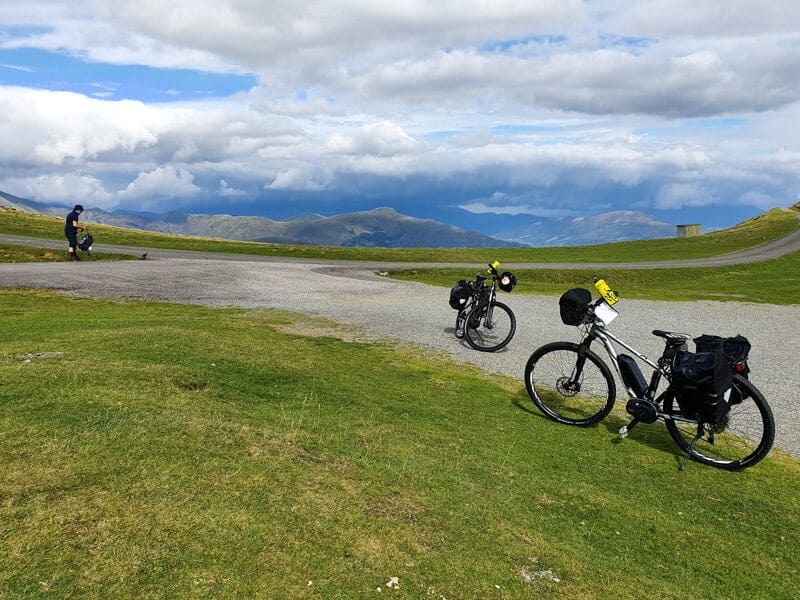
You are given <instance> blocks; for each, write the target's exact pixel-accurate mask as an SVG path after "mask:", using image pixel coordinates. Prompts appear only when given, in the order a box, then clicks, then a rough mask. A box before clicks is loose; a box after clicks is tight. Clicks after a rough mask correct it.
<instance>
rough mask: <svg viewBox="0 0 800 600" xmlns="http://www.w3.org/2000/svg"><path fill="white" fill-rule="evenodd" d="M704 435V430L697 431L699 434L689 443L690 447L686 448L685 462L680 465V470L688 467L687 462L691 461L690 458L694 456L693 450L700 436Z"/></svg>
mask: <svg viewBox="0 0 800 600" xmlns="http://www.w3.org/2000/svg"><path fill="white" fill-rule="evenodd" d="M701 437H703V430H702V429H699V430H698V431H697V435H696V436H694V439H693V440H692V443H691V444H689V449H688V450H686V456H685V457H684V459H683V462H682V463H681V464H680V466H679V467H678V471H683V470H685V469H686V463H687V462H689V459H690V458H691V457H692V452H694V447H695V446H696V445H697V442H699V441H700V438H701Z"/></svg>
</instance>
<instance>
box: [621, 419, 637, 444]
mask: <svg viewBox="0 0 800 600" xmlns="http://www.w3.org/2000/svg"><path fill="white" fill-rule="evenodd" d="M639 421H641V419H640V418H639V417H634V418H633V420H632V421H631V422H630V423H628V424H627V425H624V426H623V427H620V430H619V439H621V440H624V439H625V438H626V437H628V434H629V433H630V432H631V429H633V428H634V427H636V424H637V423H638V422H639Z"/></svg>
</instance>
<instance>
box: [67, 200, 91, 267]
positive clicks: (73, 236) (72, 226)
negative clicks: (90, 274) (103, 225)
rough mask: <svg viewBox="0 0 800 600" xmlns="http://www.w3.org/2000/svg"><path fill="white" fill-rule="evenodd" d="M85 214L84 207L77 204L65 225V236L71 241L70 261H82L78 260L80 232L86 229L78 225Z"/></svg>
mask: <svg viewBox="0 0 800 600" xmlns="http://www.w3.org/2000/svg"><path fill="white" fill-rule="evenodd" d="M82 212H83V206H81V205H80V204H76V205H75V208H73V209H72V212H71V213H69V214H68V215H67V220H66V222H65V223H64V235H65V236H66V237H67V240H68V241H69V259H70V260H80V258H78V230H79V229H80V230H81V231H84V230H85V229H86V228H85V227H83V226H82V225H80V224H79V223H78V219H79V218H80V216H81V213H82Z"/></svg>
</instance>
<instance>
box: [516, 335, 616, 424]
mask: <svg viewBox="0 0 800 600" xmlns="http://www.w3.org/2000/svg"><path fill="white" fill-rule="evenodd" d="M578 349H579V346H578V344H573V343H572V342H554V343H552V344H546V345H544V346H542V347H541V348H539V349H538V350H536V351H535V352H534V353H533V354H531V357H530V358H529V359H528V363H527V364H526V365H525V387H526V388H527V390H528V394H529V395H530V397H531V399H532V400H533V402H534V404H536V406H538V407H539V410H541V411H542V412H543V413H544V414H545V415H547V416H548V417H550V418H551V419H553V420H554V421H557V422H559V423H564V424H566V425H581V426H587V425H593V424H594V423H597V422H598V421H600V420H601V419H602V418H603V417H605V416H606V415H607V414H608V413H609V412H611V409H612V408H613V407H614V400H615V399H616V396H617V388H616V385H615V383H614V377H613V376H612V375H611V371H610V370H609V368H608V366H607V365H606V363H604V362H603V360H602V359H601V358H600V357H599V356H597V354H595V353H594V352H592V351H591V350H588V351H587V352H586V355H585V359H584V360H579V358H580V356H579V353H578Z"/></svg>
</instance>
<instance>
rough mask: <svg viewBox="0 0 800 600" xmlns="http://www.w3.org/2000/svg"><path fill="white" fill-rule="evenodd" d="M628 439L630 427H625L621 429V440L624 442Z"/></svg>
mask: <svg viewBox="0 0 800 600" xmlns="http://www.w3.org/2000/svg"><path fill="white" fill-rule="evenodd" d="M626 437H628V426H627V425H624V426H623V427H620V428H619V439H621V440H624V439H625V438H626Z"/></svg>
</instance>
